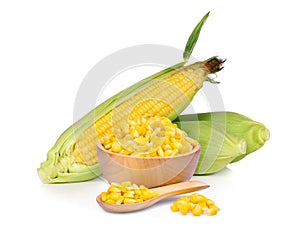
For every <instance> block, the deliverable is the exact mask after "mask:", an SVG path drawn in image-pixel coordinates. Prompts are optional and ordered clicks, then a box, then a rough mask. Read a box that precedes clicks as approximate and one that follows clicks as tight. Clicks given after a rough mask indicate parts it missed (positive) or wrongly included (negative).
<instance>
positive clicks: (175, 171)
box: [97, 143, 200, 188]
mask: <svg viewBox="0 0 300 231" xmlns="http://www.w3.org/2000/svg"><path fill="white" fill-rule="evenodd" d="M97 155H98V161H99V164H100V169H101V171H102V173H103V176H104V178H105V179H106V180H107V181H108V182H109V183H112V182H123V181H131V182H132V183H135V184H137V185H145V186H146V187H148V188H153V187H158V186H162V185H168V184H174V183H178V182H182V181H188V180H190V179H191V177H192V176H193V174H194V171H195V169H196V166H197V163H198V160H199V156H200V145H199V144H198V145H197V146H196V147H195V148H194V149H193V150H192V151H191V152H189V153H186V154H180V155H177V156H173V157H133V156H126V155H121V154H116V153H113V152H110V151H107V150H105V149H104V148H103V147H102V145H101V144H100V143H98V144H97Z"/></svg>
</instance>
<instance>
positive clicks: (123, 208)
mask: <svg viewBox="0 0 300 231" xmlns="http://www.w3.org/2000/svg"><path fill="white" fill-rule="evenodd" d="M208 187H209V185H208V184H206V183H204V182H202V181H198V180H192V181H186V182H180V183H176V184H171V185H166V186H161V187H157V188H151V190H152V191H154V192H158V196H157V197H154V198H152V199H149V200H146V201H143V202H140V203H135V204H121V205H116V204H107V203H105V202H103V201H101V199H100V195H99V196H97V202H98V204H99V205H100V206H101V207H102V208H103V209H104V210H106V211H108V212H113V213H126V212H133V211H137V210H142V209H145V208H148V207H150V206H151V205H154V204H155V203H157V202H159V201H160V200H162V199H164V198H167V197H171V196H175V195H179V194H183V193H189V192H194V191H198V190H201V189H205V188H208Z"/></svg>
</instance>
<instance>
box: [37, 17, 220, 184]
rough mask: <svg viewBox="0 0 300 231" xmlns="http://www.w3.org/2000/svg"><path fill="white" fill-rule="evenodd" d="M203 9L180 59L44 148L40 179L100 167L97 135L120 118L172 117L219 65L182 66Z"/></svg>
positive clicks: (81, 176) (91, 174)
mask: <svg viewBox="0 0 300 231" xmlns="http://www.w3.org/2000/svg"><path fill="white" fill-rule="evenodd" d="M208 15H209V13H207V14H206V15H205V16H204V17H203V18H202V20H201V21H200V22H199V23H198V25H197V26H196V28H195V29H194V30H193V32H192V34H191V36H190V37H189V39H188V42H187V46H186V48H185V51H184V56H183V57H184V60H185V61H184V62H182V63H179V64H177V65H174V66H173V67H170V68H167V69H165V70H163V71H161V72H158V73H157V74H154V75H152V76H150V77H148V78H146V79H144V80H142V81H140V82H138V83H136V84H134V85H132V86H131V87H129V88H127V89H125V90H123V91H121V92H120V93H118V94H116V95H115V96H113V97H111V98H110V99H108V100H106V101H105V102H103V103H102V104H100V105H99V106H97V107H96V108H95V109H94V110H92V111H91V112H89V113H88V114H87V115H85V116H84V117H83V118H82V119H80V120H79V121H77V122H76V123H74V124H73V125H72V126H70V127H69V128H68V129H67V130H66V131H65V132H64V133H63V134H62V135H61V136H60V137H59V138H58V140H57V141H56V143H55V145H54V146H53V147H52V148H51V149H50V150H49V152H48V154H47V160H46V161H45V162H43V163H41V166H40V168H38V173H39V176H40V178H41V180H42V181H43V182H47V183H61V182H76V181H84V180H90V179H93V178H95V177H97V176H99V175H100V173H101V171H100V168H99V164H98V159H97V154H96V144H97V142H98V140H99V139H100V138H101V137H103V136H105V135H106V134H109V133H112V132H115V130H114V129H123V128H124V126H121V127H120V123H123V122H124V121H128V120H130V119H131V118H136V117H137V116H143V115H145V114H151V115H153V116H163V117H168V118H169V119H171V120H173V119H174V118H176V117H177V116H178V115H179V114H180V112H182V111H183V110H184V109H185V108H186V107H187V105H188V104H189V103H190V101H191V100H192V98H193V97H194V95H195V94H196V92H197V91H198V90H199V89H200V88H201V87H202V85H203V82H204V81H210V82H211V80H210V78H209V77H208V75H209V74H210V73H216V72H218V71H219V70H221V69H222V63H223V62H224V61H223V60H221V59H219V58H217V57H212V58H210V59H207V60H205V61H203V62H196V63H194V64H191V65H189V66H184V65H185V63H186V62H187V61H188V59H189V57H190V55H191V53H192V50H193V48H194V46H195V43H196V41H197V39H198V35H199V33H200V30H201V27H202V26H203V24H204V22H205V20H206V19H207V17H208Z"/></svg>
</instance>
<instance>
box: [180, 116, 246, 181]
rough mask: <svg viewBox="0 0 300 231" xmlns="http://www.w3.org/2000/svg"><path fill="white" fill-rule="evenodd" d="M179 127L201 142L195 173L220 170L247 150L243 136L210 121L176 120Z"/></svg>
mask: <svg viewBox="0 0 300 231" xmlns="http://www.w3.org/2000/svg"><path fill="white" fill-rule="evenodd" d="M174 123H175V124H177V125H178V127H179V128H180V129H182V130H184V131H185V132H186V133H187V134H188V136H189V137H191V138H193V139H195V140H197V141H198V142H199V143H200V158H199V162H198V165H197V168H196V170H195V173H194V174H195V175H204V174H211V173H215V172H218V171H220V170H222V169H223V168H225V167H226V166H227V165H228V164H229V163H230V162H231V161H232V160H234V159H235V158H238V157H239V156H240V155H243V154H244V153H245V152H246V146H247V144H246V141H245V139H243V138H240V137H238V136H235V135H232V134H230V133H228V132H226V130H225V128H224V127H223V126H221V125H218V124H212V123H211V122H209V121H176V122H174Z"/></svg>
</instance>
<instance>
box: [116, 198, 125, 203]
mask: <svg viewBox="0 0 300 231" xmlns="http://www.w3.org/2000/svg"><path fill="white" fill-rule="evenodd" d="M123 201H124V197H123V196H120V197H119V198H118V199H117V200H116V204H117V205H120V204H123Z"/></svg>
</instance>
